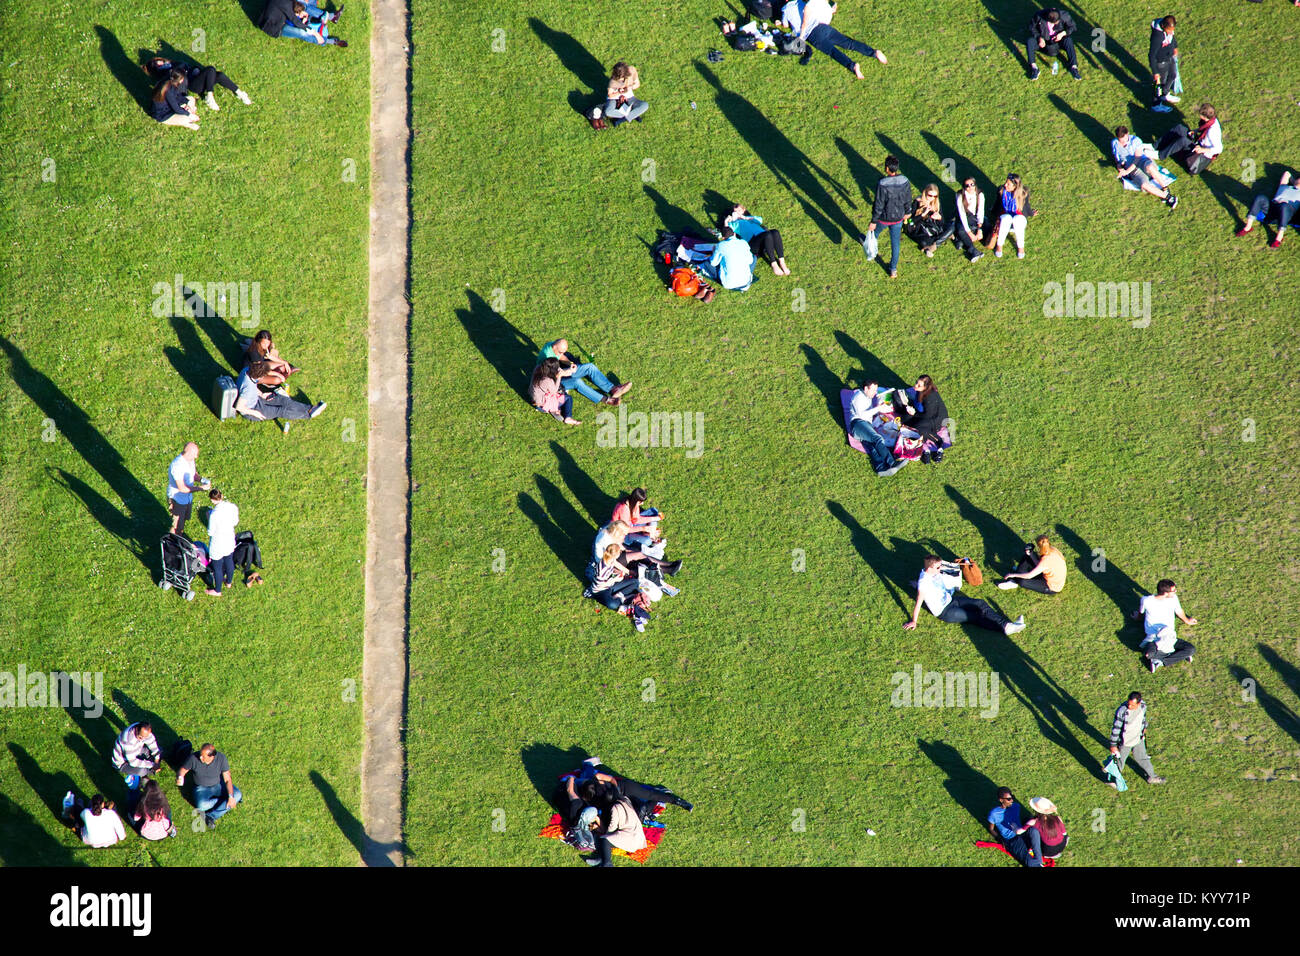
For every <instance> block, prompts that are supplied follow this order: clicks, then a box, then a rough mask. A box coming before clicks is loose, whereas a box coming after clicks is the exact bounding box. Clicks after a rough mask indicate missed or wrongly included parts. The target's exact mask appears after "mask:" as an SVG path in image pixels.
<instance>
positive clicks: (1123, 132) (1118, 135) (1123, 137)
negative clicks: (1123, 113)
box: [1115, 125, 1128, 146]
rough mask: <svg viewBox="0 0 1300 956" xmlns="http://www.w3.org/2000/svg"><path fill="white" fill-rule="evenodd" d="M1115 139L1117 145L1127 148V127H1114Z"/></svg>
mask: <svg viewBox="0 0 1300 956" xmlns="http://www.w3.org/2000/svg"><path fill="white" fill-rule="evenodd" d="M1115 139H1117V140H1119V144H1120V145H1121V146H1127V145H1128V127H1127V126H1122V125H1121V126H1116V127H1115Z"/></svg>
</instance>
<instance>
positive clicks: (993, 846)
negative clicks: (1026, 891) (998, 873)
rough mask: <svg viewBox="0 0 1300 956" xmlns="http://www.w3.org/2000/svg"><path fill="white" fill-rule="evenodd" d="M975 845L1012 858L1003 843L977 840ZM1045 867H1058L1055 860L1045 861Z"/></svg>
mask: <svg viewBox="0 0 1300 956" xmlns="http://www.w3.org/2000/svg"><path fill="white" fill-rule="evenodd" d="M975 845H976V846H982V847H985V848H987V849H990V850H1001V851H1002V852H1003V853H1006V854H1007V856H1011V854H1010V853H1007V848H1006V847H1004V846H1003V845H1002V844H1001V843H995V842H993V841H992V840H976V841H975ZM1011 858H1012V859H1013V860H1014V859H1015V857H1013V856H1012V857H1011ZM1043 866H1056V861H1055V860H1044V861H1043Z"/></svg>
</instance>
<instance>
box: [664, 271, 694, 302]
mask: <svg viewBox="0 0 1300 956" xmlns="http://www.w3.org/2000/svg"><path fill="white" fill-rule="evenodd" d="M668 286H669V288H671V289H672V290H673V292H675V293H677V295H680V296H681V297H682V298H683V299H690V298H694V296H695V295H696V294H697V293H698V292H699V291H700V279H699V277H698V276H697V275H696V274H695V273H694V272H692V271H691V270H690V269H674V270H673V271H672V274H671V275H670V276H669V277H668Z"/></svg>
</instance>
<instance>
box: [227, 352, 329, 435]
mask: <svg viewBox="0 0 1300 956" xmlns="http://www.w3.org/2000/svg"><path fill="white" fill-rule="evenodd" d="M235 388H236V389H237V391H238V393H239V394H238V397H237V398H236V399H235V411H237V412H238V413H239V414H240V415H242V416H243V417H244V418H246V419H248V420H249V421H254V422H261V421H268V420H273V419H277V418H278V419H281V422H280V427H281V429H282V430H283V431H284V433H285V434H286V435H287V434H289V423H290V421H293V420H297V419H304V418H315V417H316V416H317V415H319V414H320V413H321V412H323V411H325V406H326V404H327V403H326V402H317V403H316V404H315V405H308V404H307V403H306V402H297V401H294V400H293V399H292V398H290V397H289V396H288V395H285V394H284V393H283V392H282V391H275V392H270V393H269V394H268V393H263V392H262V391H261V390H260V389H259V388H258V387H257V381H256V380H255V379H254V378H253V376H252V375H251V374H250V371H249V366H247V365H245V366H244V368H243V370H242V371H241V372H240V373H239V377H238V378H237V379H235Z"/></svg>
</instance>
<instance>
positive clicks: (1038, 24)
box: [1029, 7, 1078, 44]
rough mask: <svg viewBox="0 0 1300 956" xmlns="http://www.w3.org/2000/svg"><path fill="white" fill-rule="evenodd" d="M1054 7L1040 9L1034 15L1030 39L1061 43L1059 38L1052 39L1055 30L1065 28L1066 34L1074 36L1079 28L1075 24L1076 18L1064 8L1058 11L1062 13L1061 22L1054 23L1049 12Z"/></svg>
mask: <svg viewBox="0 0 1300 956" xmlns="http://www.w3.org/2000/svg"><path fill="white" fill-rule="evenodd" d="M1053 9H1055V8H1054V7H1048V8H1047V9H1046V10H1039V11H1038V12H1037V13H1035V14H1034V15H1033V17H1031V18H1030V20H1029V39H1031V40H1034V41H1038V40H1042V41H1043V42H1044V43H1049V44H1050V43H1059V42H1060V41H1059V40H1053V39H1052V31H1053V30H1064V31H1065V35H1066V36H1067V37H1069V36H1074V31H1075V30H1076V29H1078V28H1077V27H1076V26H1075V25H1074V18H1073V17H1071V16H1070V15H1069V14H1068V13H1066V12H1065V11H1064V10H1057V11H1056V12H1057V13H1059V14H1060V15H1061V21H1060V23H1056V24H1053V23H1051V22H1049V21H1048V19H1047V14H1048V13H1050V12H1051V11H1052V10H1053Z"/></svg>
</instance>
